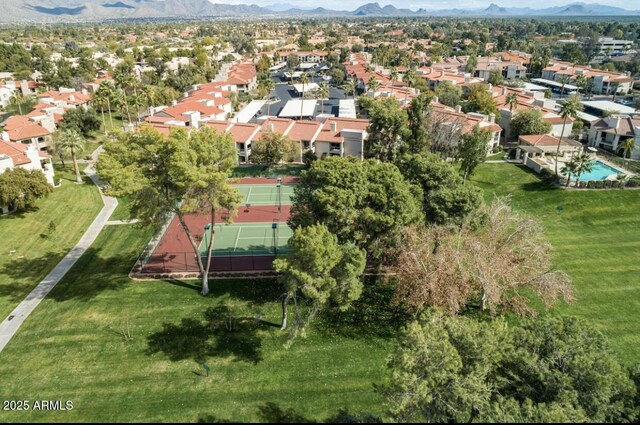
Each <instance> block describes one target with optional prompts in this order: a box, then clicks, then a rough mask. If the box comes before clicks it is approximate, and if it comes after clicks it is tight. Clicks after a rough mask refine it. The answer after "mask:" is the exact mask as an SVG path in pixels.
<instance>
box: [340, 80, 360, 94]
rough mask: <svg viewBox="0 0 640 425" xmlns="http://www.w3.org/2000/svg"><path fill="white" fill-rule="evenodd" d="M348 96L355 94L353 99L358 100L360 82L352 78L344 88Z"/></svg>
mask: <svg viewBox="0 0 640 425" xmlns="http://www.w3.org/2000/svg"><path fill="white" fill-rule="evenodd" d="M343 89H344V92H345V93H346V94H349V93H351V94H353V98H354V99H355V98H356V90H357V89H358V80H357V79H356V78H350V79H349V80H348V81H347V82H346V83H345V85H344V86H343Z"/></svg>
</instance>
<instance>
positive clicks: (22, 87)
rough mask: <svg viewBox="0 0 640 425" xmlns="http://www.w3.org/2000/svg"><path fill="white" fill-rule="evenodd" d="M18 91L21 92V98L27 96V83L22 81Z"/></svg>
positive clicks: (28, 92)
mask: <svg viewBox="0 0 640 425" xmlns="http://www.w3.org/2000/svg"><path fill="white" fill-rule="evenodd" d="M20 90H21V91H22V95H23V96H29V94H30V91H29V83H28V82H27V80H22V81H21V82H20Z"/></svg>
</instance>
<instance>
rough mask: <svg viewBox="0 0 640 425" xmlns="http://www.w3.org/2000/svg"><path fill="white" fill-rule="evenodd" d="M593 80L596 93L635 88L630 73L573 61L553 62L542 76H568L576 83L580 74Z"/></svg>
mask: <svg viewBox="0 0 640 425" xmlns="http://www.w3.org/2000/svg"><path fill="white" fill-rule="evenodd" d="M580 75H582V76H584V78H585V79H587V80H591V81H592V82H593V89H592V91H593V93H595V94H613V93H614V92H615V93H617V94H629V92H630V91H631V89H632V88H633V78H631V77H630V76H629V74H625V73H620V72H612V71H604V70H601V69H594V68H591V67H590V66H588V65H587V66H583V65H575V64H573V63H571V62H551V63H549V66H547V67H546V68H544V70H543V71H542V78H544V79H547V80H553V81H558V82H559V81H561V80H562V79H563V78H565V77H566V78H568V80H569V83H570V84H573V85H575V84H576V82H577V81H578V78H579V76H580Z"/></svg>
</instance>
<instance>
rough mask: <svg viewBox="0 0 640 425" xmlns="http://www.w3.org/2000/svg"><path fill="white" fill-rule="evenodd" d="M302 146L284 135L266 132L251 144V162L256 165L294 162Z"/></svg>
mask: <svg viewBox="0 0 640 425" xmlns="http://www.w3.org/2000/svg"><path fill="white" fill-rule="evenodd" d="M299 151H300V146H299V144H297V143H296V142H295V141H294V140H291V139H290V138H288V137H287V136H285V135H283V134H282V133H278V132H276V131H266V132H264V133H263V134H262V136H260V138H259V139H258V140H256V141H254V142H253V143H251V156H250V158H249V159H250V160H251V162H253V163H255V164H278V163H280V162H282V161H293V160H294V159H295V158H296V152H299Z"/></svg>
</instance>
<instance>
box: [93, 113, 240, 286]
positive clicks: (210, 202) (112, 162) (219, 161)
mask: <svg viewBox="0 0 640 425" xmlns="http://www.w3.org/2000/svg"><path fill="white" fill-rule="evenodd" d="M202 131H203V133H201V134H197V135H192V136H191V138H192V139H189V137H188V135H187V133H186V132H185V131H184V130H176V131H172V132H171V133H170V135H169V137H168V138H167V139H165V138H164V137H163V136H162V134H160V133H158V132H157V131H156V130H155V129H153V128H151V127H146V126H143V127H142V128H141V129H140V131H139V132H136V133H128V134H124V135H121V138H120V140H118V141H111V142H108V143H107V144H105V151H104V153H103V154H102V155H101V156H100V159H99V161H98V164H97V169H98V172H99V174H100V176H101V177H102V178H103V179H104V180H105V181H107V182H108V183H109V184H110V186H111V189H110V192H111V193H113V194H114V195H115V196H127V197H129V198H130V199H131V200H132V201H131V209H132V212H133V213H134V214H135V215H136V217H139V218H140V219H141V220H142V222H143V223H144V224H148V225H154V226H156V227H157V226H161V225H162V224H164V223H165V222H166V220H167V219H169V217H171V216H172V215H173V214H175V215H176V216H177V218H178V221H179V222H180V225H181V227H182V228H183V230H184V231H185V234H186V235H187V237H188V239H189V243H190V245H191V247H192V249H193V252H194V254H195V257H196V262H197V265H198V270H199V271H200V274H201V278H202V293H203V294H205V295H206V293H207V292H208V287H207V283H208V281H207V276H206V272H207V271H208V266H209V263H210V256H211V246H212V240H213V237H211V238H210V242H211V245H210V246H209V247H208V253H207V264H206V265H205V263H204V262H203V261H202V255H201V253H200V250H199V248H198V243H197V242H196V239H195V237H194V235H193V233H192V231H191V229H189V226H188V225H187V223H186V220H185V215H186V214H187V213H189V212H192V211H194V210H196V209H205V211H206V213H210V214H212V217H215V212H216V210H218V209H219V208H229V209H232V210H233V206H234V205H235V204H236V203H237V199H236V198H235V196H234V191H233V190H231V189H230V188H229V187H228V186H227V184H228V182H227V178H228V177H229V176H230V174H231V170H232V168H233V166H234V165H235V158H236V151H235V149H234V148H233V147H234V145H233V142H232V141H231V139H230V138H229V137H227V136H224V135H217V134H216V133H215V132H211V131H209V130H202ZM207 145H208V146H207ZM232 212H233V211H232ZM211 221H212V224H214V220H213V219H212V220H211ZM212 236H213V235H212Z"/></svg>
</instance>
